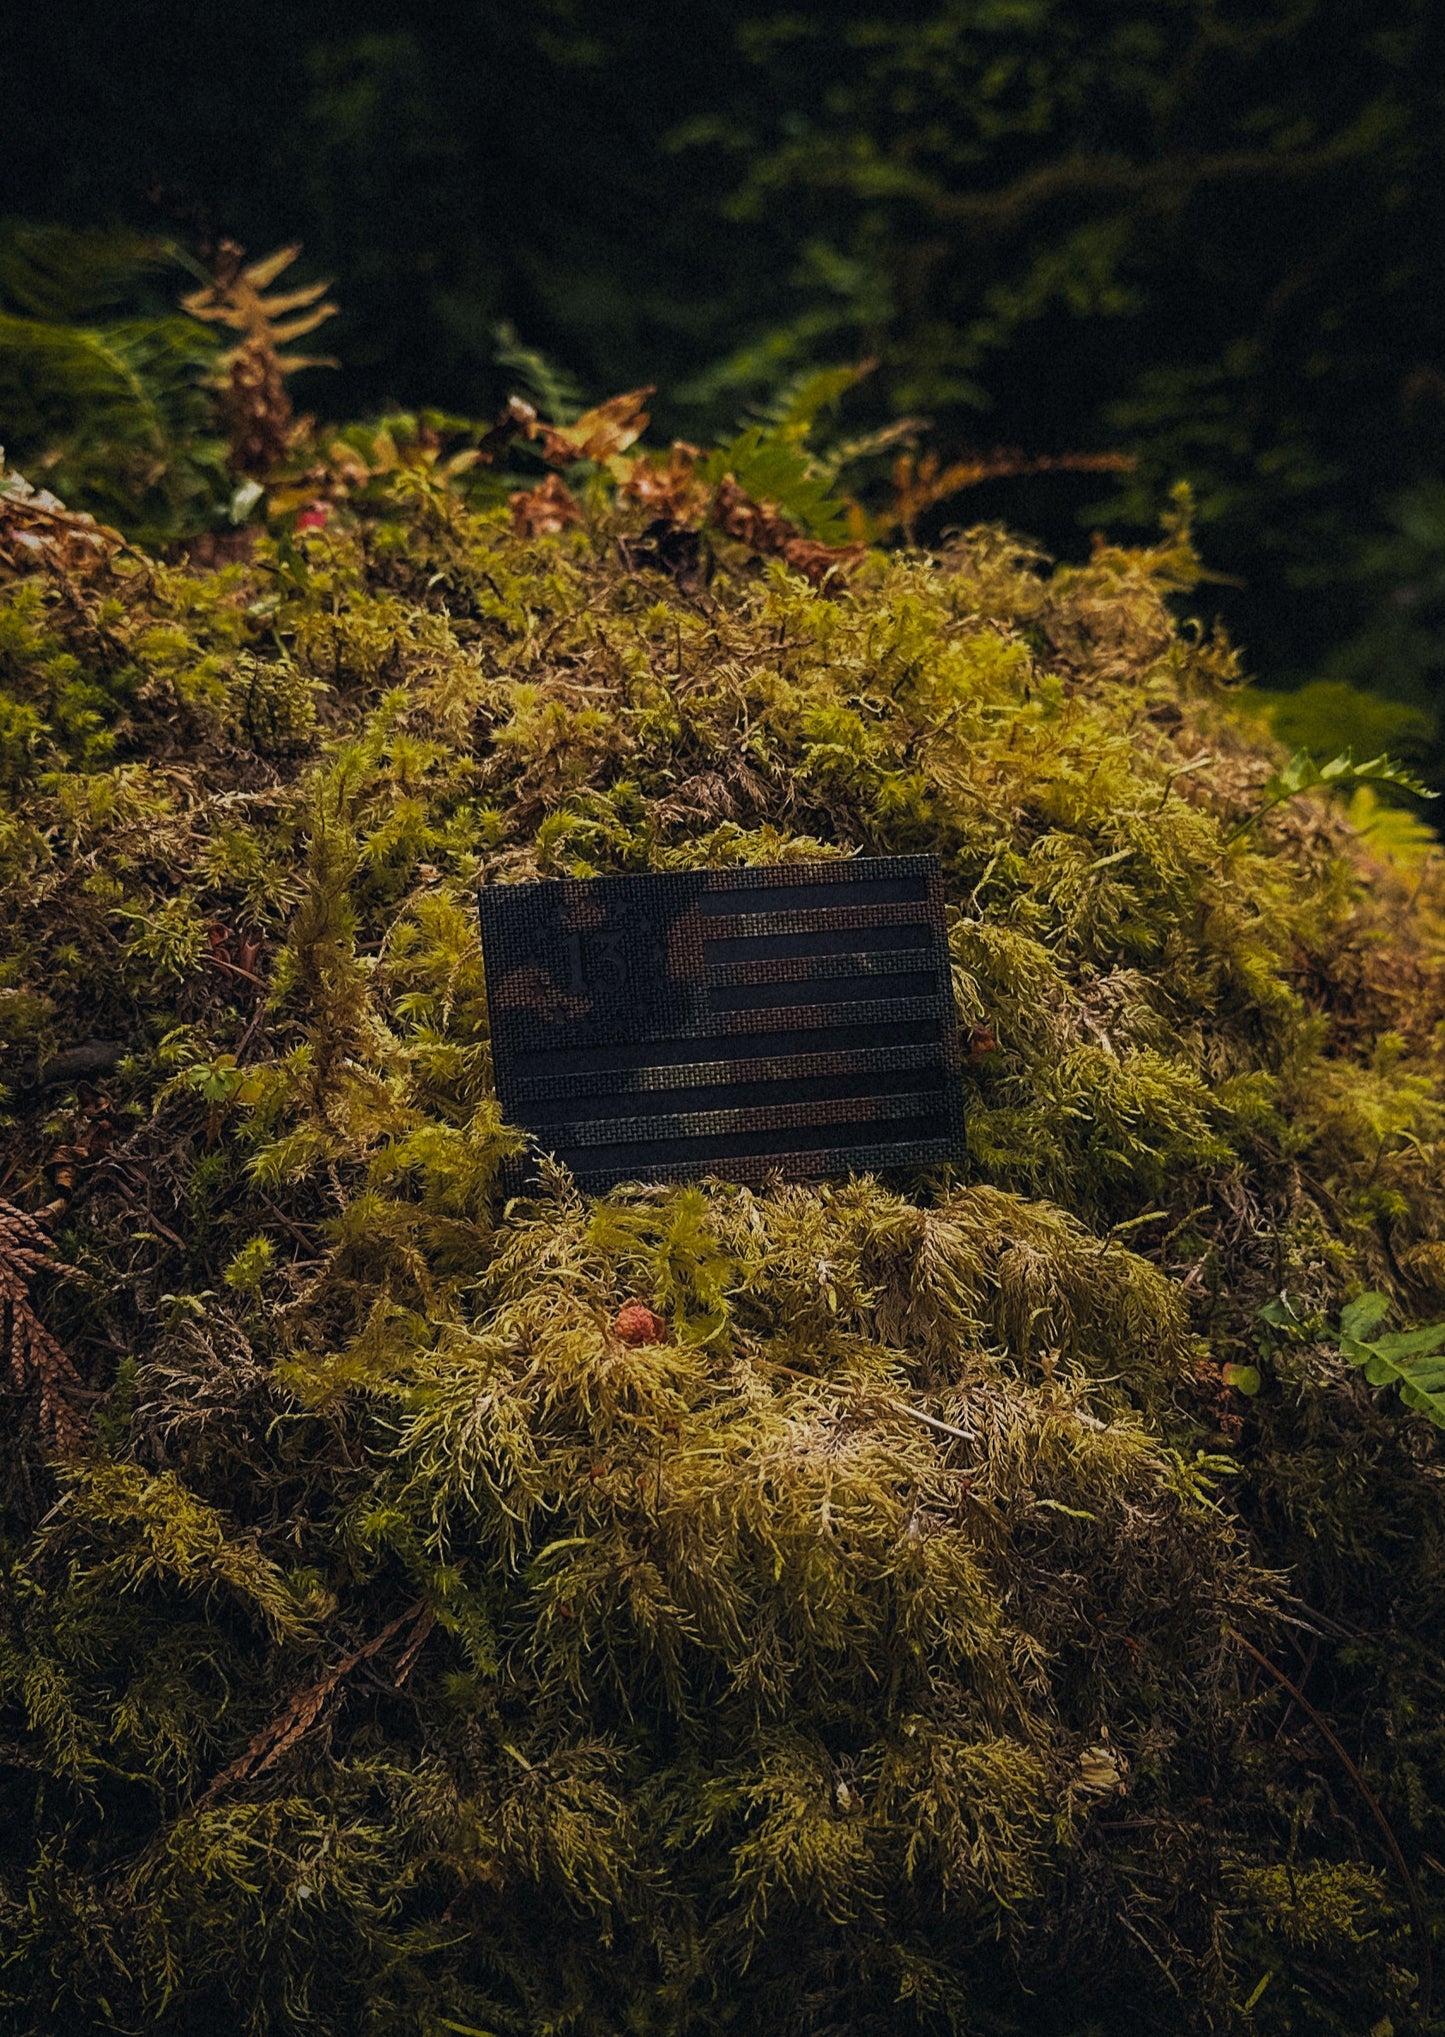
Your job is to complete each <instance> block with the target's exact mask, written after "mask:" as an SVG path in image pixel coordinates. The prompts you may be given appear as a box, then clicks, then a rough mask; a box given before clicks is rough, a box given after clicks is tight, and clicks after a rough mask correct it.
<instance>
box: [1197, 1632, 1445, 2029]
mask: <svg viewBox="0 0 1445 2037" xmlns="http://www.w3.org/2000/svg"><path fill="white" fill-rule="evenodd" d="M1224 1631H1225V1633H1226V1634H1227V1635H1228V1636H1229V1638H1230V1640H1231V1641H1237V1642H1238V1643H1239V1645H1240V1647H1241V1648H1243V1649H1244V1651H1245V1653H1246V1654H1248V1655H1252V1656H1253V1657H1254V1659H1255V1661H1256V1662H1257V1663H1258V1664H1259V1666H1260V1668H1261V1669H1262V1670H1264V1672H1265V1674H1266V1675H1267V1676H1272V1677H1273V1678H1274V1680H1275V1682H1276V1683H1277V1684H1278V1685H1279V1687H1280V1689H1281V1690H1284V1691H1288V1693H1289V1695H1290V1696H1291V1697H1292V1698H1293V1699H1294V1701H1295V1703H1296V1704H1297V1705H1298V1706H1299V1708H1300V1710H1301V1711H1302V1712H1304V1713H1306V1714H1307V1715H1308V1716H1309V1717H1310V1718H1311V1719H1312V1720H1313V1721H1314V1724H1315V1727H1316V1729H1317V1730H1318V1732H1319V1735H1320V1738H1321V1739H1322V1740H1324V1741H1326V1742H1327V1743H1328V1745H1329V1746H1331V1747H1332V1748H1333V1749H1334V1751H1335V1753H1336V1754H1337V1755H1338V1756H1339V1758H1340V1761H1341V1762H1342V1763H1343V1765H1344V1769H1345V1772H1346V1774H1347V1775H1348V1776H1349V1778H1350V1780H1351V1782H1353V1783H1354V1785H1355V1788H1356V1789H1357V1790H1358V1791H1359V1792H1360V1795H1361V1796H1362V1797H1363V1798H1364V1800H1365V1803H1366V1806H1367V1807H1368V1809H1369V1813H1370V1816H1371V1817H1372V1818H1373V1819H1374V1821H1375V1823H1376V1824H1377V1825H1378V1826H1379V1828H1380V1836H1381V1838H1382V1839H1383V1840H1384V1842H1385V1845H1386V1847H1387V1848H1388V1849H1389V1854H1390V1858H1391V1859H1392V1860H1393V1861H1394V1863H1395V1865H1396V1867H1397V1868H1398V1869H1399V1872H1400V1879H1401V1880H1402V1881H1403V1882H1404V1884H1405V1899H1406V1901H1407V1902H1408V1903H1409V1905H1410V1921H1411V1923H1412V1924H1413V1925H1414V1927H1415V1936H1416V1939H1417V1940H1418V1942H1419V1946H1420V2021H1421V2022H1422V2023H1428V2022H1429V2020H1430V2000H1431V1996H1432V1994H1433V1992H1434V1980H1435V1963H1434V1960H1433V1958H1432V1957H1431V1953H1430V1933H1429V1929H1428V1927H1427V1925H1426V1923H1425V1912H1424V1910H1423V1909H1422V1908H1421V1906H1420V1891H1419V1889H1418V1888H1417V1887H1416V1886H1415V1877H1414V1875H1413V1874H1411V1872H1410V1864H1409V1862H1408V1861H1407V1860H1406V1858H1405V1856H1404V1854H1403V1853H1402V1852H1401V1850H1400V1842H1399V1840H1398V1839H1397V1838H1396V1837H1395V1832H1394V1828H1393V1826H1392V1825H1391V1823H1390V1821H1389V1819H1388V1818H1387V1817H1386V1816H1385V1812H1384V1809H1383V1806H1382V1805H1381V1803H1380V1800H1379V1798H1378V1797H1377V1796H1376V1795H1375V1792H1374V1791H1373V1790H1372V1789H1371V1788H1370V1785H1369V1784H1368V1783H1367V1782H1366V1781H1365V1778H1364V1776H1363V1775H1361V1773H1360V1771H1359V1768H1358V1767H1357V1766H1356V1764H1355V1762H1354V1761H1353V1760H1352V1759H1351V1757H1350V1755H1349V1753H1348V1752H1347V1751H1346V1749H1345V1747H1344V1745H1343V1743H1342V1742H1341V1740H1340V1737H1339V1735H1338V1734H1337V1733H1336V1732H1335V1729H1334V1727H1333V1726H1331V1724H1330V1723H1329V1721H1328V1719H1326V1718H1325V1717H1324V1716H1323V1714H1322V1713H1320V1712H1318V1711H1317V1710H1316V1709H1315V1707H1314V1706H1313V1705H1312V1704H1311V1703H1310V1701H1309V1699H1308V1698H1307V1697H1306V1696H1305V1694H1304V1692H1303V1691H1302V1690H1301V1689H1299V1687H1298V1685H1296V1684H1293V1683H1291V1682H1290V1680H1289V1678H1288V1677H1287V1676H1286V1675H1285V1673H1284V1671H1283V1670H1282V1669H1276V1668H1275V1666H1274V1664H1273V1663H1272V1662H1271V1661H1270V1659H1269V1657H1268V1656H1267V1655H1262V1654H1261V1653H1260V1651H1259V1650H1258V1648H1256V1647H1255V1645H1254V1643H1253V1642H1252V1641H1246V1640H1245V1638H1244V1636H1243V1634H1236V1633H1235V1631H1234V1629H1233V1627H1226V1628H1225V1630H1224Z"/></svg>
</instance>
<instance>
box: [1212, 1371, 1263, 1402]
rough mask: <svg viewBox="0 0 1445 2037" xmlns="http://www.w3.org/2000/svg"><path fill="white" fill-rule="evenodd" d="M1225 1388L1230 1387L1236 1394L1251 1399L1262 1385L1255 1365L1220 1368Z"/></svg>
mask: <svg viewBox="0 0 1445 2037" xmlns="http://www.w3.org/2000/svg"><path fill="white" fill-rule="evenodd" d="M1221 1369H1222V1371H1223V1374H1224V1383H1225V1385H1226V1386H1232V1387H1233V1388H1234V1391H1235V1392H1236V1393H1244V1394H1248V1395H1250V1396H1251V1397H1253V1396H1254V1395H1255V1394H1257V1393H1258V1392H1259V1389H1260V1387H1261V1386H1262V1385H1263V1384H1264V1381H1263V1379H1262V1377H1261V1376H1260V1370H1259V1367H1258V1366H1257V1365H1226V1366H1224V1367H1222V1368H1221Z"/></svg>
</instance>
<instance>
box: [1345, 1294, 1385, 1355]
mask: <svg viewBox="0 0 1445 2037" xmlns="http://www.w3.org/2000/svg"><path fill="white" fill-rule="evenodd" d="M1389 1313H1390V1297H1389V1295H1388V1294H1362V1295H1360V1296H1359V1298H1358V1299H1357V1300H1355V1301H1352V1302H1351V1303H1350V1305H1349V1307H1348V1308H1346V1309H1342V1310H1341V1312H1340V1336H1341V1337H1342V1338H1349V1339H1351V1340H1352V1341H1355V1342H1359V1343H1363V1342H1364V1341H1365V1340H1366V1339H1367V1338H1368V1337H1369V1336H1370V1335H1371V1334H1372V1333H1373V1332H1374V1331H1375V1330H1377V1329H1378V1328H1379V1327H1380V1324H1381V1323H1382V1322H1383V1321H1384V1320H1385V1317H1386V1316H1387V1315H1388V1314H1389Z"/></svg>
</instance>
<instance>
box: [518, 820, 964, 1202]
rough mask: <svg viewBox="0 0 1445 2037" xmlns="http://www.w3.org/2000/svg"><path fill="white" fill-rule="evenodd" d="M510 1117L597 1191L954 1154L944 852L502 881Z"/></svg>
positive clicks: (959, 1137) (956, 1102) (934, 1159)
mask: <svg viewBox="0 0 1445 2037" xmlns="http://www.w3.org/2000/svg"><path fill="white" fill-rule="evenodd" d="M480 902H481V924H482V950H483V956H484V959H485V963H486V972H487V997H488V1005H489V1008H490V1012H491V1025H492V1051H493V1062H494V1067H495V1071H496V1082H497V1094H498V1097H499V1098H500V1100H501V1104H502V1108H503V1110H504V1112H505V1113H506V1116H507V1117H508V1119H509V1120H510V1121H511V1122H512V1123H513V1124H516V1125H520V1126H522V1127H523V1128H525V1129H526V1130H527V1131H529V1132H531V1133H532V1134H533V1136H534V1138H535V1140H536V1142H537V1145H538V1146H539V1147H541V1148H542V1149H543V1150H545V1151H548V1152H550V1153H552V1154H554V1155H555V1156H556V1158H557V1159H558V1160H560V1161H563V1162H564V1163H565V1164H566V1165H567V1167H569V1168H570V1169H571V1171H572V1173H573V1174H574V1175H575V1177H576V1178H577V1181H578V1183H579V1185H581V1186H582V1187H583V1188H585V1189H588V1190H589V1191H600V1190H602V1189H604V1188H607V1187H609V1186H611V1185H612V1184H613V1183H615V1182H618V1181H648V1180H687V1179H690V1178H692V1177H695V1176H697V1175H702V1174H714V1175H720V1176H722V1177H723V1178H724V1179H727V1180H733V1181H758V1180H761V1179H762V1178H763V1177H764V1176H766V1175H768V1174H772V1173H781V1174H783V1175H786V1176H789V1177H794V1178H796V1177H800V1176H808V1175H812V1176H818V1175H829V1174H846V1173H850V1172H863V1171H872V1170H876V1169H878V1168H887V1167H915V1166H934V1165H937V1164H939V1163H940V1162H942V1161H946V1160H957V1159H960V1158H961V1157H962V1152H963V1103H962V1096H961V1091H960V1086H959V1076H958V1054H957V1038H956V1035H957V1020H956V1014H955V1007H954V1001H953V993H952V986H951V979H950V970H949V955H948V947H947V942H946V940H945V937H944V922H943V887H942V879H941V874H940V871H939V865H938V859H937V858H936V857H934V856H880V857H868V858H859V859H855V860H850V861H842V860H840V861H837V862H826V863H784V864H776V865H772V866H770V867H768V868H766V869H745V870H685V871H677V872H669V873H667V874H665V875H662V876H648V877H599V878H593V879H590V880H586V881H582V880H568V881H563V882H561V883H544V884H517V885H491V886H487V887H486V888H484V889H483V891H482V893H481V901H480Z"/></svg>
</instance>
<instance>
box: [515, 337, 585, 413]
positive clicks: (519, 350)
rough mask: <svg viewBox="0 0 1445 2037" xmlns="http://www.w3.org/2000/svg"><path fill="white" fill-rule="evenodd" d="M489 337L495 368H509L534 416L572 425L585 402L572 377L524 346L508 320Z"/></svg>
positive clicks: (538, 353)
mask: <svg viewBox="0 0 1445 2037" xmlns="http://www.w3.org/2000/svg"><path fill="white" fill-rule="evenodd" d="M493 336H494V338H495V340H496V343H497V344H496V347H495V349H494V351H493V354H492V359H493V360H494V361H495V362H496V364H497V366H498V367H499V368H510V370H511V371H512V373H513V374H514V375H515V376H516V377H517V380H518V381H519V382H520V383H521V385H522V388H523V390H524V391H525V393H526V395H527V397H528V398H529V400H530V401H531V403H532V405H533V407H534V408H535V410H536V412H537V415H538V416H539V417H540V418H542V419H543V420H544V422H545V423H547V424H557V425H566V424H575V423H576V421H577V419H578V418H579V417H580V416H581V414H582V411H583V408H584V406H585V404H586V401H587V399H586V397H585V396H584V395H583V393H582V386H581V384H580V383H579V382H578V381H577V379H576V377H575V376H573V375H570V374H569V373H568V372H567V370H566V369H565V368H563V367H559V366H558V364H557V363H556V362H555V361H553V360H549V358H548V357H547V355H546V354H544V353H541V352H540V351H539V350H538V349H537V348H536V347H529V346H527V345H526V343H525V342H524V341H523V340H522V338H521V336H520V335H519V333H518V331H517V328H516V327H515V326H514V325H513V324H511V322H510V321H509V320H505V319H504V320H503V321H502V323H501V324H500V325H499V326H497V327H496V328H495V330H494V335H493Z"/></svg>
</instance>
